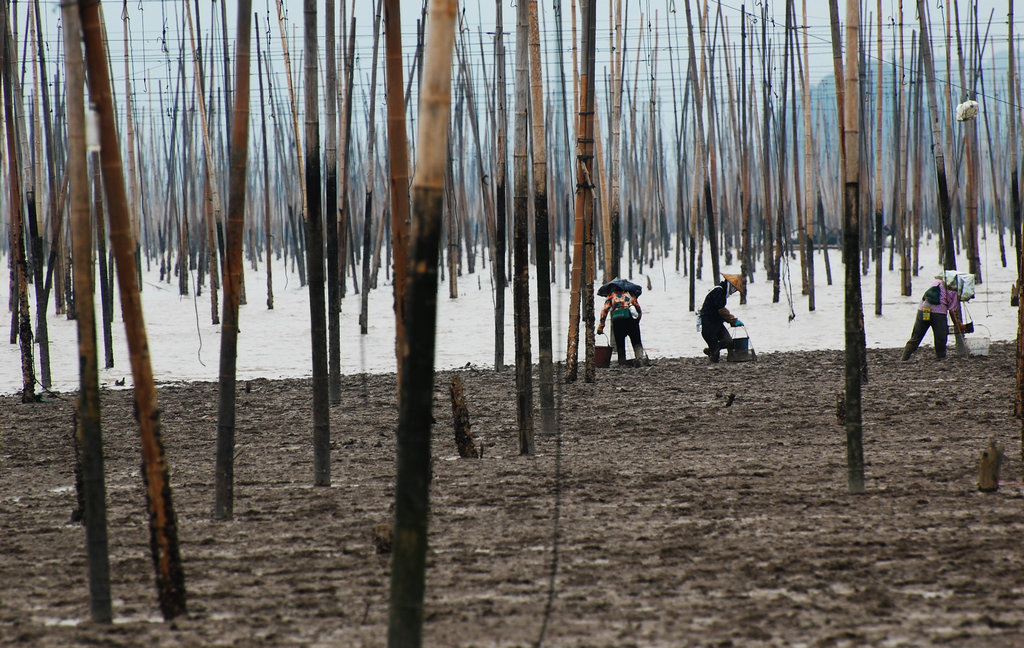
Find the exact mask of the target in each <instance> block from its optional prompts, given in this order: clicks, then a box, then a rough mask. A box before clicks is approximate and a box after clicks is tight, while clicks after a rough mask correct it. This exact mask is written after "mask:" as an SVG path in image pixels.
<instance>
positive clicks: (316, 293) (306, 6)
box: [303, 0, 366, 486]
mask: <svg viewBox="0 0 1024 648" xmlns="http://www.w3.org/2000/svg"><path fill="white" fill-rule="evenodd" d="M316 12H317V1H316V0H304V1H303V15H304V21H303V24H304V29H305V34H304V37H303V41H304V44H305V53H304V58H305V75H304V76H305V93H304V106H303V108H304V112H305V115H306V124H305V126H306V127H305V136H306V159H305V160H304V162H305V168H306V173H305V177H306V236H307V238H308V243H307V246H306V266H307V268H308V275H309V320H310V337H311V338H312V339H311V343H312V351H313V483H314V485H316V486H330V485H331V412H330V402H329V394H328V391H329V389H328V371H327V312H326V304H325V303H324V224H323V215H322V212H321V209H320V103H319V92H318V88H319V83H318V79H317V67H318V63H319V61H318V56H319V55H318V50H319V46H318V44H317V31H316V29H317V16H316ZM331 217H332V218H333V215H332V216H331ZM363 289H364V290H365V289H366V286H364V287H363Z"/></svg>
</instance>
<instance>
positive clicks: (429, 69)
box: [388, 0, 456, 648]
mask: <svg viewBox="0 0 1024 648" xmlns="http://www.w3.org/2000/svg"><path fill="white" fill-rule="evenodd" d="M455 9H456V3H455V2H454V0H435V1H434V2H431V3H430V20H429V23H428V27H427V29H428V32H427V40H426V46H425V49H424V59H423V60H424V65H423V71H424V76H423V85H422V88H421V94H420V110H419V114H420V115H421V118H420V128H419V136H418V137H419V142H418V144H417V147H416V150H417V152H418V162H417V165H416V173H415V176H414V177H413V186H412V187H413V188H412V194H413V198H412V207H413V213H412V229H411V232H410V234H411V239H410V242H411V244H412V245H411V248H410V260H409V272H408V275H407V280H406V300H407V301H406V306H407V308H408V310H407V313H408V316H409V317H410V318H411V317H413V316H415V317H416V321H417V322H419V323H420V325H418V326H410V327H407V328H406V329H405V331H406V339H405V340H404V342H403V343H402V344H401V347H400V348H401V350H402V363H403V364H404V368H403V370H402V384H401V386H400V393H401V396H400V397H399V411H398V435H397V436H398V444H397V446H398V447H397V455H398V456H397V474H396V480H395V523H394V544H393V547H392V552H393V558H392V562H391V588H390V592H391V597H390V611H389V615H388V646H389V647H390V648H409V647H416V646H420V645H421V644H422V641H423V636H422V632H423V616H424V615H423V600H424V590H425V588H426V585H425V581H426V554H427V524H428V514H429V508H430V499H429V494H430V493H429V491H430V488H429V484H430V473H431V468H430V462H431V459H430V428H431V420H432V416H431V411H432V409H433V399H434V397H433V393H434V389H433V385H434V348H435V338H436V317H437V260H438V251H439V250H438V244H439V238H440V236H439V235H440V229H441V227H440V218H441V209H442V207H441V206H442V202H443V200H444V166H445V156H446V154H447V150H448V146H447V142H446V141H445V140H446V139H447V134H448V120H449V110H450V107H451V95H450V89H451V57H452V45H453V42H454V40H455Z"/></svg>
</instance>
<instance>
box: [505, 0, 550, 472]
mask: <svg viewBox="0 0 1024 648" xmlns="http://www.w3.org/2000/svg"><path fill="white" fill-rule="evenodd" d="M528 4H529V3H527V2H520V3H519V4H518V5H517V8H516V67H515V91H516V94H515V108H514V112H515V136H514V141H515V148H514V149H513V152H512V160H513V164H512V166H513V171H512V178H513V180H512V183H513V187H514V189H513V193H514V196H513V210H512V212H513V216H512V219H513V237H514V239H515V244H514V246H513V250H514V253H513V257H514V259H513V260H514V265H515V274H514V275H513V279H512V301H513V318H514V320H515V349H516V421H517V422H518V427H519V454H521V455H532V454H534V452H535V446H534V441H533V374H532V371H533V360H532V351H531V344H530V267H529V263H530V260H529V210H530V206H529V196H530V194H529V192H530V186H529V175H528V173H529V167H528V166H527V165H528V158H527V152H528V149H529V140H527V137H528V135H527V130H528V128H529V113H528V111H529V101H530V71H529V67H528V66H529V45H528V43H529V36H528V33H529V22H530V18H529V7H528ZM538 265H540V264H539V263H538ZM545 265H546V264H545ZM539 270H540V268H538V271H539Z"/></svg>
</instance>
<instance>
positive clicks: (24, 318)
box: [0, 3, 38, 403]
mask: <svg viewBox="0 0 1024 648" xmlns="http://www.w3.org/2000/svg"><path fill="white" fill-rule="evenodd" d="M0 12H2V15H0V29H2V30H3V32H2V33H0V41H2V42H0V75H2V77H3V93H4V124H5V128H6V134H7V138H6V139H7V177H8V183H9V190H10V200H11V202H10V208H9V209H10V214H11V245H12V247H13V249H12V252H11V257H12V260H13V264H14V272H13V273H12V282H13V283H14V284H15V285H14V286H12V288H13V290H12V291H11V296H12V298H14V293H15V291H16V292H17V298H16V300H13V299H12V301H13V303H15V304H17V306H16V308H12V314H11V315H12V320H11V344H14V342H15V338H17V341H18V342H19V344H20V349H21V382H22V387H21V402H23V403H31V402H35V401H36V400H38V399H37V397H36V394H35V382H36V377H35V365H34V363H33V361H32V320H31V311H29V305H28V259H27V258H26V256H25V229H24V220H23V218H24V215H23V211H24V208H25V207H24V205H25V203H24V196H23V194H22V187H21V168H22V165H21V149H20V147H19V145H18V114H17V112H16V111H17V107H18V106H21V105H22V103H21V101H20V99H19V98H16V97H18V96H19V95H20V93H19V92H18V91H17V85H16V84H17V79H16V75H15V73H14V65H15V51H14V39H13V36H12V34H11V30H10V24H9V22H8V20H9V16H8V13H7V6H6V3H4V6H3V7H2V8H0ZM15 322H17V324H16V325H15ZM15 331H17V333H16V334H15Z"/></svg>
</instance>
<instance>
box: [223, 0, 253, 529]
mask: <svg viewBox="0 0 1024 648" xmlns="http://www.w3.org/2000/svg"><path fill="white" fill-rule="evenodd" d="M251 8H252V3H251V1H250V0H239V3H238V18H237V20H238V24H237V29H236V32H235V35H236V37H237V41H236V50H235V80H236V83H237V89H238V92H237V93H236V94H235V105H234V116H233V117H232V119H231V122H229V123H231V124H232V128H231V146H230V147H229V148H228V151H229V160H230V161H229V166H228V173H229V177H228V226H227V237H226V238H227V240H226V246H225V247H226V249H227V272H225V274H224V315H223V318H222V320H221V321H222V322H223V324H221V327H220V375H219V381H218V387H219V397H220V402H219V406H218V409H217V469H216V485H215V501H214V513H213V517H214V519H216V520H231V519H233V518H234V494H235V485H234V476H235V379H236V371H237V366H238V304H239V293H240V289H241V283H242V237H243V235H244V229H245V193H246V188H247V183H246V172H247V170H248V168H247V164H248V160H249V68H250V65H249V50H250V42H251V41H252V22H251V21H252V17H251V16H250V10H251Z"/></svg>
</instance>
